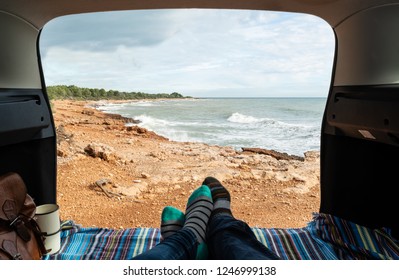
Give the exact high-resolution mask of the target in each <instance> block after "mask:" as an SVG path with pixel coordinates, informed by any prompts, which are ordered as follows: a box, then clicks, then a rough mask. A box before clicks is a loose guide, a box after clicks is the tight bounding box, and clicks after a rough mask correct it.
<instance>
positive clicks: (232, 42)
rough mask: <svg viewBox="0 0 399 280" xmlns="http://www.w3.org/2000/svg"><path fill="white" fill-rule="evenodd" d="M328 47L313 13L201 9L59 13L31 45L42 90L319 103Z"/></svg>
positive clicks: (328, 33) (330, 39) (328, 66)
mask: <svg viewBox="0 0 399 280" xmlns="http://www.w3.org/2000/svg"><path fill="white" fill-rule="evenodd" d="M334 44H335V39H334V35H333V31H332V29H331V27H330V26H329V25H328V24H327V23H326V22H325V21H323V20H322V19H320V18H317V17H315V16H311V15H303V14H294V13H281V12H270V11H244V10H201V9H187V10H142V11H122V12H107V13H96V14H83V15H72V16H65V17H60V18H57V19H54V20H52V21H51V22H49V23H48V24H47V25H46V26H45V27H44V29H43V31H42V34H41V38H40V49H41V56H42V63H43V70H44V76H45V81H46V85H47V86H50V85H76V86H80V87H89V88H104V89H106V90H111V89H112V90H119V91H127V92H132V91H136V92H138V91H141V92H146V93H172V92H179V93H181V94H183V95H185V96H193V97H326V96H327V94H328V89H329V86H330V80H331V71H332V64H333V57H334V49H335V45H334Z"/></svg>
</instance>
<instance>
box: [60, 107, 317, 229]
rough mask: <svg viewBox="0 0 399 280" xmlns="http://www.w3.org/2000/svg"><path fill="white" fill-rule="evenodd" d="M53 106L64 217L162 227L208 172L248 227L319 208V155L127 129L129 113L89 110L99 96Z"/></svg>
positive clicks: (293, 220)
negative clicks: (286, 154)
mask: <svg viewBox="0 0 399 280" xmlns="http://www.w3.org/2000/svg"><path fill="white" fill-rule="evenodd" d="M107 101H108V100H107ZM124 101H125V102H126V100H124ZM135 101H140V100H135ZM52 103H53V106H54V113H53V114H54V119H55V123H56V128H57V136H58V138H57V142H58V146H57V147H58V150H57V154H58V179H57V180H58V182H57V185H58V186H57V187H58V194H57V200H58V203H59V204H60V213H61V217H62V219H64V220H65V219H71V220H74V221H75V222H76V223H78V224H82V225H83V226H98V227H112V228H127V227H158V226H159V219H160V214H161V212H162V209H163V207H164V206H167V205H172V206H175V207H178V208H180V209H181V210H184V208H185V203H186V201H187V198H188V196H189V194H190V193H191V192H192V191H193V190H194V189H195V188H197V187H198V186H199V185H200V184H201V183H202V181H203V179H205V177H207V176H214V177H216V178H218V179H219V180H220V181H221V182H222V183H223V184H224V185H225V186H226V187H227V188H228V189H229V191H230V193H231V196H232V209H233V213H234V214H235V216H236V217H237V218H239V219H243V220H245V221H246V222H248V224H249V225H250V226H259V227H283V228H284V227H302V226H304V225H306V224H307V222H309V221H310V220H311V219H312V213H313V212H317V211H318V208H319V203H320V194H319V182H318V180H319V169H318V168H319V166H318V163H319V155H318V153H317V152H308V153H305V157H304V158H303V161H301V160H298V159H293V158H280V159H277V158H276V157H273V156H272V155H268V154H264V153H254V152H253V151H242V152H238V151H235V150H234V149H232V148H231V147H221V146H213V145H207V144H203V143H191V142H190V143H188V142H176V141H170V140H169V139H166V138H164V137H162V136H159V135H157V134H155V133H154V132H151V131H148V130H147V129H145V128H142V127H140V126H139V125H132V126H126V121H127V120H128V119H129V118H125V117H123V116H120V115H117V114H108V113H104V112H102V111H100V110H98V109H94V108H91V107H90V106H88V105H90V103H93V101H73V100H53V101H52Z"/></svg>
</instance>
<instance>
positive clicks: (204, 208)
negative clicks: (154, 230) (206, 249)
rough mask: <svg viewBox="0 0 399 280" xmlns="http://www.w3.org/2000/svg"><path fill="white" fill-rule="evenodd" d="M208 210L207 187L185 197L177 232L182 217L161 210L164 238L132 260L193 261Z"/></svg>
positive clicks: (200, 244) (209, 194) (206, 222)
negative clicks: (183, 210)
mask: <svg viewBox="0 0 399 280" xmlns="http://www.w3.org/2000/svg"><path fill="white" fill-rule="evenodd" d="M212 209H213V203H212V195H211V191H210V189H209V188H208V187H207V186H201V187H199V188H198V189H196V190H195V191H194V192H193V193H192V195H191V196H190V197H189V199H188V202H187V206H186V213H185V220H184V224H183V227H182V229H180V230H179V226H180V225H181V222H182V221H183V219H182V216H181V215H180V213H178V211H179V210H177V209H176V208H165V209H164V211H163V216H162V219H161V230H162V233H163V235H165V234H166V235H167V237H166V238H165V239H164V240H163V241H162V242H161V243H159V244H157V245H156V246H155V247H154V248H152V249H151V250H148V251H146V252H144V253H143V254H140V255H138V256H136V257H135V258H134V259H136V260H140V259H141V260H149V259H151V260H183V259H195V257H198V256H197V248H198V246H202V244H204V242H205V235H206V228H207V225H208V221H209V217H210V215H211V212H212ZM175 210H177V211H175ZM165 211H166V212H165ZM167 217H169V218H170V219H168V218H167ZM171 226H172V227H171Z"/></svg>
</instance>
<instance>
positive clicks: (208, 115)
mask: <svg viewBox="0 0 399 280" xmlns="http://www.w3.org/2000/svg"><path fill="white" fill-rule="evenodd" d="M325 103H326V99H325V98H210V99H184V100H162V101H136V102H130V103H123V104H105V105H102V106H100V107H99V109H100V110H102V111H104V112H108V113H116V114H120V115H122V116H125V117H131V118H134V119H137V120H140V121H141V123H140V124H139V125H140V126H142V127H145V128H147V129H149V130H151V131H154V132H156V133H157V134H159V135H162V136H164V137H167V138H169V139H171V140H175V141H182V142H187V141H188V142H202V143H207V144H212V145H219V146H231V147H234V148H235V149H237V150H239V149H241V148H242V147H251V148H264V149H273V150H276V151H279V152H285V153H288V154H292V155H299V156H303V153H304V152H306V151H311V150H319V149H320V131H321V121H322V116H323V112H324V107H325Z"/></svg>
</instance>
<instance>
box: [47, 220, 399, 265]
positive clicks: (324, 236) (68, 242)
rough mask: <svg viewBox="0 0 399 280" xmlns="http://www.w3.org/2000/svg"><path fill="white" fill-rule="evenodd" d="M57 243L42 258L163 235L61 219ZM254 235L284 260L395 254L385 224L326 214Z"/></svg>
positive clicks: (92, 255) (124, 255) (138, 243)
mask: <svg viewBox="0 0 399 280" xmlns="http://www.w3.org/2000/svg"><path fill="white" fill-rule="evenodd" d="M63 228H64V229H63V230H62V233H61V249H60V251H59V252H58V253H56V254H54V255H46V256H44V257H43V259H45V260H81V259H91V260H124V259H130V258H132V257H134V256H136V255H138V254H141V253H142V252H144V251H146V250H149V249H151V248H152V247H154V246H155V245H156V244H158V243H159V242H160V241H161V235H160V230H159V229H158V228H129V229H107V228H84V227H81V226H79V225H76V224H74V223H73V222H72V221H68V222H66V223H64V224H63ZM252 230H253V232H254V234H255V236H256V237H257V239H258V240H259V241H260V242H262V243H263V244H264V245H265V246H266V247H268V248H270V249H271V250H272V251H273V252H275V253H276V254H277V255H278V256H279V257H281V258H282V259H285V260H339V259H383V260H389V259H399V246H398V244H399V242H398V241H397V240H396V239H394V238H393V237H392V236H391V233H390V231H389V230H388V229H369V228H366V227H363V226H360V225H357V224H355V223H352V222H349V221H346V220H343V219H340V218H338V217H334V216H331V215H326V214H321V213H318V214H314V218H313V220H312V221H311V222H310V223H309V224H308V225H307V226H306V227H303V228H291V229H284V228H252Z"/></svg>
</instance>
